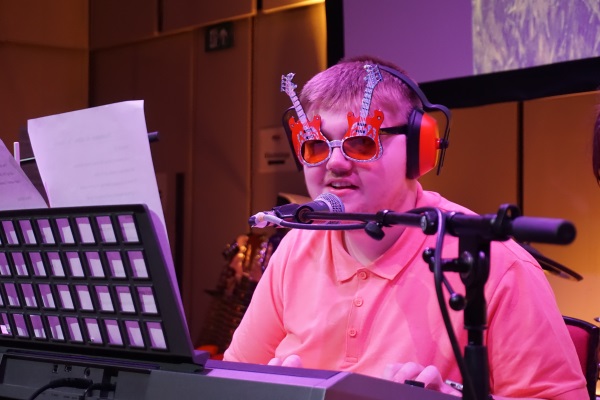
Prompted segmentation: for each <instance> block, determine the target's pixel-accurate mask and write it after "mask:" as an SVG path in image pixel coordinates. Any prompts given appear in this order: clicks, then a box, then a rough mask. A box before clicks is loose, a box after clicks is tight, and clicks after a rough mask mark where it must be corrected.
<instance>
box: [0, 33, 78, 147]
mask: <svg viewBox="0 0 600 400" xmlns="http://www.w3.org/2000/svg"><path fill="white" fill-rule="evenodd" d="M87 82H88V53H87V51H86V50H76V49H66V48H52V47H38V46H28V45H19V44H11V43H0V121H2V125H1V127H0V138H2V140H3V141H4V143H5V144H6V145H7V146H8V147H9V148H11V146H12V142H14V141H17V140H18V134H19V129H21V128H25V127H26V126H27V120H28V119H31V118H38V117H44V116H47V115H52V114H58V113H62V112H67V111H74V110H79V109H82V108H86V107H87V105H88V86H87Z"/></svg>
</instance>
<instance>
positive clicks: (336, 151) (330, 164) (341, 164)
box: [327, 146, 352, 171]
mask: <svg viewBox="0 0 600 400" xmlns="http://www.w3.org/2000/svg"><path fill="white" fill-rule="evenodd" d="M350 168H352V161H351V160H349V159H347V158H346V156H344V153H342V149H341V147H340V146H335V147H333V146H332V149H331V157H329V160H327V169H329V170H331V171H346V170H349V169H350Z"/></svg>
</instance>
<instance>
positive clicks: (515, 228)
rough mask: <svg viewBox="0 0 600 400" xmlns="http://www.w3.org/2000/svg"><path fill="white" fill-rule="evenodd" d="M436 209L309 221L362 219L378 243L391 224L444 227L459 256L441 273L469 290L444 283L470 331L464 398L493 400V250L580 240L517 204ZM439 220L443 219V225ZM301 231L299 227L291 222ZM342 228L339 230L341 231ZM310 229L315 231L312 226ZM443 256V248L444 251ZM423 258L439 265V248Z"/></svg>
mask: <svg viewBox="0 0 600 400" xmlns="http://www.w3.org/2000/svg"><path fill="white" fill-rule="evenodd" d="M433 210H434V209H432V208H424V209H415V210H411V211H410V212H409V213H395V212H392V211H389V210H384V211H379V212H378V213H376V214H360V213H358V214H356V213H355V214H351V213H323V212H309V213H307V214H306V218H307V219H309V220H313V219H314V220H318V219H321V220H323V219H328V220H354V221H357V220H362V221H365V224H364V229H365V232H366V233H367V234H369V236H371V237H373V238H374V239H381V238H383V235H384V233H383V229H382V228H383V227H389V226H392V225H399V224H403V225H408V226H420V227H421V229H422V231H423V232H424V233H425V234H428V235H432V234H434V233H436V232H437V231H438V229H437V228H438V225H439V224H442V223H443V224H444V225H445V229H446V231H447V232H441V234H445V233H448V234H450V235H453V236H456V237H458V240H459V244H458V257H457V258H456V259H447V260H441V258H439V257H438V260H441V266H439V267H440V268H441V272H443V271H451V272H458V273H460V277H461V280H462V282H463V284H464V286H465V296H464V298H461V296H460V295H456V293H454V292H453V290H452V288H451V287H450V286H449V284H448V282H447V281H446V280H445V278H443V276H442V279H443V281H444V283H445V284H446V288H447V289H448V291H449V292H450V295H451V296H450V305H451V307H452V308H453V309H455V310H460V309H464V327H465V329H466V330H467V331H468V343H467V346H466V347H465V351H464V364H463V365H461V362H460V361H459V367H460V368H461V374H462V377H463V383H464V390H463V397H462V398H463V399H465V400H488V399H489V398H490V387H489V366H488V353H487V347H486V345H485V343H484V342H485V341H484V331H485V330H486V329H487V301H486V298H485V293H484V288H485V284H486V282H487V279H488V277H489V272H490V247H491V242H492V241H506V240H508V239H509V238H510V237H513V238H515V239H516V240H519V241H526V242H530V241H532V242H545V243H555V244H568V243H571V242H572V241H573V240H574V238H575V227H574V226H573V224H571V223H570V222H569V221H565V220H560V219H552V218H536V217H522V216H521V212H520V210H519V208H518V207H517V206H514V205H510V204H504V205H502V206H501V207H500V209H499V210H498V212H497V214H495V215H493V214H488V215H481V216H480V215H464V214H460V213H454V212H450V213H446V214H443V213H441V212H440V211H439V210H437V212H434V211H433ZM440 217H441V218H442V219H443V220H444V221H440V220H439V219H440ZM292 225H294V226H290V227H298V226H297V225H298V224H292ZM341 227H343V225H341V226H340V228H341ZM307 229H310V228H307ZM439 251H440V255H441V251H442V249H439ZM423 258H424V259H425V261H426V262H427V263H428V264H429V266H430V269H432V270H433V269H434V268H435V267H436V265H435V264H436V260H435V258H436V257H435V249H426V250H425V251H424V253H423Z"/></svg>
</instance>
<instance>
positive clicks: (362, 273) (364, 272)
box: [358, 271, 368, 280]
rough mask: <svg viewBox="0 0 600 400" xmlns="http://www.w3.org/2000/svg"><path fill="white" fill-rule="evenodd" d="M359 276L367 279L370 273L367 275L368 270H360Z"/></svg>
mask: <svg viewBox="0 0 600 400" xmlns="http://www.w3.org/2000/svg"><path fill="white" fill-rule="evenodd" d="M358 277H359V278H360V279H362V280H365V279H367V278H368V275H367V273H366V271H360V272H359V273H358Z"/></svg>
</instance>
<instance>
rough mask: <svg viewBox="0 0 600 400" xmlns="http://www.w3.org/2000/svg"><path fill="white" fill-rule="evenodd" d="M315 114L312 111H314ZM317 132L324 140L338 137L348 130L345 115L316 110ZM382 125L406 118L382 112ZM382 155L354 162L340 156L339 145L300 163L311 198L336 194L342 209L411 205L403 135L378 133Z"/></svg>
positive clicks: (411, 182) (405, 207) (412, 187)
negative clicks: (319, 159)
mask: <svg viewBox="0 0 600 400" xmlns="http://www.w3.org/2000/svg"><path fill="white" fill-rule="evenodd" d="M315 114H316V113H315ZM318 114H319V115H320V116H321V132H322V133H323V135H324V136H325V137H327V139H328V140H341V139H342V138H343V137H344V135H345V134H346V131H347V130H348V120H347V114H345V113H339V112H332V111H320V112H318ZM385 118H386V119H385V120H384V122H383V124H382V127H389V126H399V125H403V124H406V122H407V121H406V117H400V116H397V115H394V114H393V113H385ZM381 144H382V146H383V155H382V156H381V158H379V159H378V160H376V161H372V162H356V161H351V160H349V159H348V158H346V157H344V155H343V154H342V152H341V150H340V148H339V147H336V148H333V149H332V153H331V157H330V158H329V159H328V160H327V161H326V162H324V163H322V164H319V165H316V166H304V176H305V181H306V186H307V188H308V192H309V194H310V196H311V197H312V198H316V197H317V196H318V195H320V194H322V193H332V194H335V195H337V196H338V197H339V198H340V199H341V200H342V202H343V203H344V207H345V210H346V212H364V213H374V212H377V211H381V210H386V209H387V210H392V211H397V212H403V211H407V210H409V209H411V208H414V206H415V201H416V187H417V186H416V181H415V180H412V179H407V178H406V137H405V136H404V135H381Z"/></svg>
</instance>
